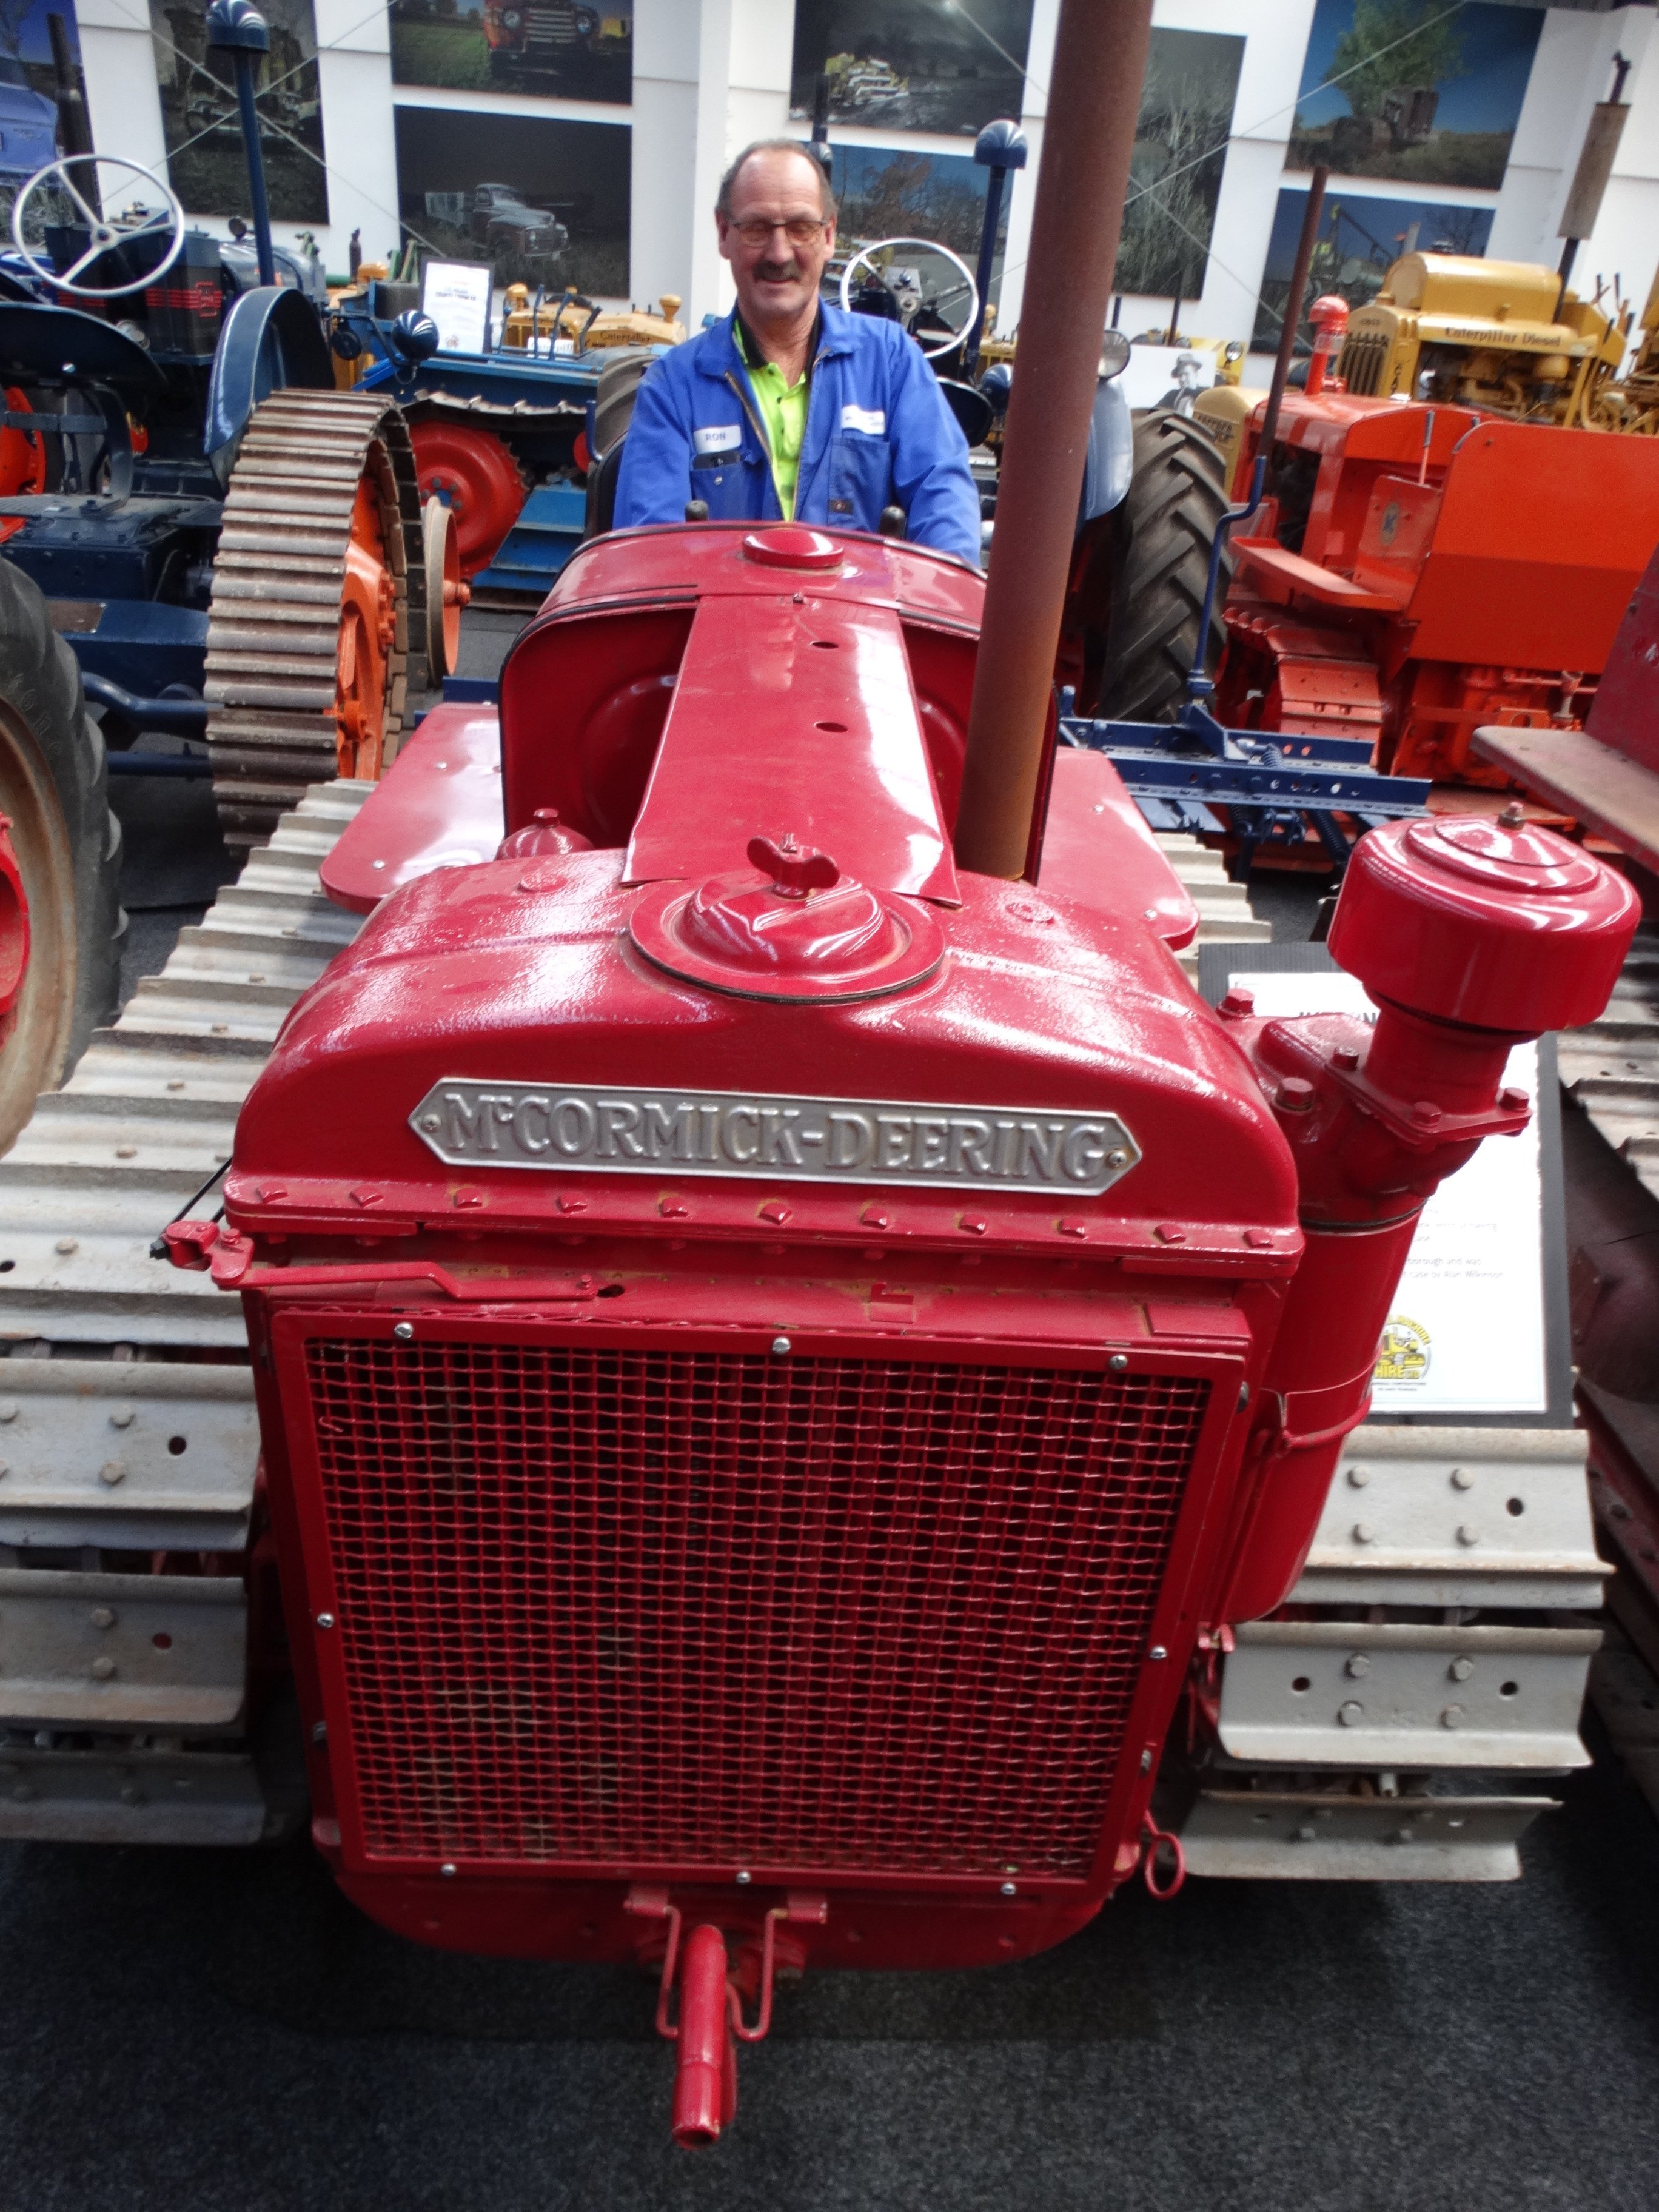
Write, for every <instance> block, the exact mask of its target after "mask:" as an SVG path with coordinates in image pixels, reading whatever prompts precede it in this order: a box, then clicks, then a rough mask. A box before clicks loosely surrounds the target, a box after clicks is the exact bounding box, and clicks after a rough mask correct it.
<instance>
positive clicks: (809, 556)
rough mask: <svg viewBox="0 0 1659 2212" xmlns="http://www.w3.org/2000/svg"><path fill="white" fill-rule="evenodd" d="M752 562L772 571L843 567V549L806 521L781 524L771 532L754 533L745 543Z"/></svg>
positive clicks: (745, 549) (760, 531)
mask: <svg viewBox="0 0 1659 2212" xmlns="http://www.w3.org/2000/svg"><path fill="white" fill-rule="evenodd" d="M743 550H744V552H745V553H746V554H747V555H748V556H749V558H750V560H751V561H758V562H761V563H762V564H763V566H764V567H766V568H840V566H841V562H842V548H841V547H840V546H839V545H837V544H836V541H835V539H834V538H829V537H826V535H825V534H824V532H823V531H822V530H811V529H809V528H808V527H807V526H806V525H805V523H804V522H777V523H774V524H773V525H772V526H771V527H770V528H769V529H767V530H751V531H750V533H749V535H748V536H747V537H746V538H744V541H743Z"/></svg>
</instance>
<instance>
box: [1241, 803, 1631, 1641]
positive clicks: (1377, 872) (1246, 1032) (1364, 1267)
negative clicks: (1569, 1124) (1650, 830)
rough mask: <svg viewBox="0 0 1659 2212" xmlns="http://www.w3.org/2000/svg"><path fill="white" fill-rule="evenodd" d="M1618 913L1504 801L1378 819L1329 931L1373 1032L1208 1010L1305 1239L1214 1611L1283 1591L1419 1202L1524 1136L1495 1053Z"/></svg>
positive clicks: (1353, 1020) (1366, 1395)
mask: <svg viewBox="0 0 1659 2212" xmlns="http://www.w3.org/2000/svg"><path fill="white" fill-rule="evenodd" d="M1640 912H1641V902H1640V901H1639V900H1638V897H1637V895H1636V893H1635V892H1634V891H1633V890H1632V888H1631V886H1630V884H1628V883H1627V882H1626V880H1625V878H1623V877H1622V876H1617V875H1615V874H1613V872H1612V870H1611V869H1609V868H1606V867H1604V866H1602V865H1601V862H1600V861H1599V860H1595V859H1593V858H1592V857H1591V856H1590V855H1589V854H1587V853H1586V852H1584V851H1583V849H1582V848H1580V847H1579V846H1577V845H1573V844H1571V843H1569V842H1568V841H1567V840H1566V839H1565V838H1564V837H1559V836H1556V835H1555V834H1554V833H1553V831H1551V830H1548V829H1537V828H1534V827H1532V826H1530V825H1528V823H1526V822H1525V821H1524V820H1523V819H1522V815H1521V810H1520V809H1519V807H1515V806H1512V807H1510V808H1509V809H1507V810H1506V811H1505V812H1504V814H1503V815H1502V816H1500V817H1498V819H1497V820H1496V821H1493V820H1492V819H1491V818H1489V817H1484V816H1479V815H1454V816H1441V817H1433V818H1431V819H1429V820H1426V821H1417V822H1402V823H1393V824H1391V825H1390V826H1389V828H1387V829H1376V830H1373V831H1372V833H1371V834H1370V836H1368V837H1365V838H1364V839H1362V840H1361V842H1360V843H1359V845H1358V848H1356V850H1355V853H1354V856H1353V859H1352V860H1351V861H1350V863H1349V866H1348V872H1347V874H1346V878H1345V879H1344V882H1343V885H1342V895H1341V896H1340V899H1339V900H1338V902H1337V908H1336V914H1335V917H1334V920H1333V921H1332V924H1331V933H1330V950H1331V952H1332V955H1333V957H1334V958H1335V959H1336V960H1337V961H1339V962H1340V964H1341V965H1342V966H1343V967H1344V968H1346V969H1347V970H1348V972H1349V974H1350V975H1354V976H1357V977H1358V980H1359V981H1360V982H1362V983H1363V984H1364V987H1365V988H1366V990H1367V992H1368V993H1369V994H1370V997H1371V998H1372V999H1373V1000H1375V1001H1376V1009H1377V1011H1376V1020H1375V1023H1374V1024H1373V1023H1370V1022H1367V1021H1364V1020H1362V1019H1359V1018H1357V1017H1354V1016H1351V1015H1329V1016H1322V1017H1316V1018H1307V1019H1302V1020H1297V1021H1260V1020H1257V1019H1255V1018H1254V1016H1253V1014H1252V1012H1251V1008H1250V1005H1249V994H1247V993H1243V992H1240V993H1237V994H1231V995H1230V996H1229V998H1228V999H1227V1000H1225V1002H1224V1004H1223V1006H1222V1009H1221V1011H1222V1015H1223V1018H1224V1019H1226V1020H1228V1021H1230V1022H1231V1023H1233V1024H1236V1025H1237V1036H1238V1041H1239V1042H1240V1043H1241V1044H1242V1045H1243V1048H1244V1050H1245V1051H1246V1053H1247V1054H1249V1058H1250V1059H1251V1060H1252V1061H1253V1062H1254V1064H1255V1069H1256V1072H1257V1074H1258V1076H1259V1078H1260V1079H1261V1084H1262V1087H1263V1089H1264V1090H1265V1091H1267V1095H1268V1097H1270V1098H1271V1099H1272V1100H1273V1106H1274V1109H1275V1111H1276V1113H1277V1115H1278V1117H1279V1126H1280V1127H1281V1128H1282V1129H1283V1130H1284V1132H1285V1136H1286V1137H1287V1138H1288V1139H1289V1140H1290V1143H1291V1150H1292V1152H1293V1153H1294V1155H1295V1158H1296V1163H1297V1176H1298V1181H1299V1183H1300V1189H1301V1198H1300V1213H1301V1220H1302V1227H1303V1231H1304V1235H1305V1237H1306V1239H1307V1249H1306V1252H1305V1255H1304V1258H1303V1261H1302V1264H1301V1266H1300V1267H1299V1268H1298V1269H1297V1274H1296V1277H1295V1279H1294V1280H1293V1282H1292V1284H1291V1289H1290V1292H1289V1295H1288V1297H1287V1299H1286V1303H1285V1315H1284V1318H1283V1320H1282V1322H1280V1324H1279V1334H1278V1336H1277V1337H1276V1339H1275V1340H1274V1345H1273V1352H1272V1355H1271V1358H1270V1359H1269V1363H1268V1367H1267V1374H1266V1376H1265V1377H1264V1386H1263V1388H1262V1389H1261V1392H1260V1394H1259V1396H1258V1400H1257V1404H1256V1409H1255V1421H1254V1425H1253V1427H1252V1431H1251V1437H1250V1443H1249V1454H1250V1455H1251V1459H1252V1462H1253V1464H1254V1467H1255V1497H1254V1503H1253V1506H1252V1513H1253V1521H1252V1524H1251V1526H1250V1528H1249V1535H1248V1538H1247V1541H1246V1542H1245V1543H1244V1545H1243V1548H1242V1550H1241V1553H1240V1554H1239V1558H1240V1565H1239V1566H1238V1568H1237V1572H1236V1574H1235V1576H1234V1579H1233V1582H1232V1584H1231V1589H1230V1590H1229V1592H1228V1594H1227V1596H1226V1598H1225V1603H1224V1606H1223V1611H1224V1613H1225V1617H1226V1618H1228V1619H1230V1620H1251V1619H1255V1618H1256V1617H1258V1616H1259V1615H1261V1614H1262V1613H1268V1612H1270V1611H1272V1609H1273V1607H1275V1606H1277V1605H1279V1604H1280V1603H1282V1602H1283V1601H1284V1599H1285V1595H1286V1594H1287V1592H1288V1591H1289V1590H1290V1589H1291V1585H1292V1584H1293V1583H1295V1581H1296V1578H1297V1576H1298V1574H1299V1573H1300V1572H1301V1570H1302V1565H1303V1561H1304V1559H1305V1558H1306V1556H1307V1552H1308V1547H1309V1546H1310V1543H1311V1542H1312V1540H1313V1533H1314V1529H1315V1528H1316V1525H1317V1522H1318V1520H1319V1516H1320V1513H1321V1511H1322V1509H1323V1505H1324V1502H1325V1497H1326V1493H1327V1492H1328V1489H1329V1486H1330V1480H1331V1476H1332V1474H1333V1473H1334V1470H1335V1467H1336V1462H1337V1457H1338V1455H1339V1453H1340V1449H1341V1445H1342V1440H1343V1438H1344V1437H1346V1435H1347V1433H1348V1431H1350V1430H1351V1429H1352V1428H1353V1427H1355V1426H1356V1425H1357V1424H1358V1422H1360V1421H1361V1420H1363V1419H1364V1416H1365V1412H1366V1408H1367V1406H1368V1404H1369V1401H1370V1383H1371V1374H1372V1370H1373V1367H1374V1365H1375V1363H1376V1347H1377V1343H1378V1340H1379V1339H1380V1337H1381V1335H1382V1332H1383V1324H1384V1322H1386V1321H1387V1319H1388V1316H1389V1308H1390V1306H1391V1305H1392V1304H1393V1301H1394V1297H1395V1291H1396V1290H1397V1288H1398V1286H1399V1282H1400V1275H1401V1269H1402V1268H1403V1267H1404V1266H1405V1263H1406V1256H1407V1252H1408V1251H1409V1249H1410V1248H1411V1241H1412V1237H1413V1233H1414V1231H1415V1230H1416V1227H1417V1221H1418V1217H1419V1214H1420V1213H1421V1212H1422V1210H1423V1206H1424V1204H1425V1201H1426V1200H1428V1199H1429V1198H1430V1197H1431V1195H1432V1194H1433V1193H1434V1191H1435V1190H1436V1189H1437V1188H1438V1186H1439V1184H1440V1183H1441V1182H1443V1179H1444V1178H1445V1177H1446V1176H1449V1175H1450V1174H1451V1173H1453V1172H1454V1170H1456V1169H1458V1168H1460V1167H1462V1165H1463V1164H1464V1163H1465V1162H1466V1161H1467V1160H1468V1158H1470V1157H1471V1155H1472V1154H1473V1153H1474V1149H1475V1147H1476V1146H1477V1145H1478V1144H1480V1140H1481V1139H1482V1138H1484V1137H1492V1136H1514V1135H1516V1133H1518V1132H1519V1131H1521V1130H1522V1129H1523V1128H1524V1127H1526V1123H1527V1119H1528V1111H1529V1108H1528V1100H1527V1097H1526V1094H1525V1092H1524V1091H1514V1090H1508V1089H1505V1088H1504V1066H1505V1063H1506V1061H1507V1060H1508V1058H1509V1055H1510V1052H1511V1051H1512V1050H1513V1049H1514V1048H1515V1047H1516V1045H1517V1044H1524V1043H1527V1042H1530V1041H1532V1040H1533V1039H1534V1038H1536V1037H1538V1036H1541V1035H1542V1034H1543V1032H1544V1031H1545V1030H1556V1029H1570V1028H1573V1027H1575V1026H1577V1024H1580V1023H1583V1022H1589V1021H1594V1020H1595V1018H1596V1017H1597V1016H1598V1015H1599V1014H1600V1013H1601V1010H1602V1008H1603V1007H1604V1006H1606V1004H1607V999H1608V996H1609V995H1610V994H1611V992H1612V990H1613V984H1614V981H1616V979H1617V977H1618V975H1619V970H1620V966H1621V965H1622V964H1623V962H1624V958H1625V955H1626V951H1628V949H1629V946H1630V941H1631V938H1632V934H1633V933H1634V932H1635V928H1636V924H1637V921H1638V919H1639V916H1640Z"/></svg>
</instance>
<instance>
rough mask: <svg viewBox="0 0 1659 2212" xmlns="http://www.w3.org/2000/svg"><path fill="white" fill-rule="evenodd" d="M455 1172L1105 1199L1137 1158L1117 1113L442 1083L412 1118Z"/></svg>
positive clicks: (457, 1081)
mask: <svg viewBox="0 0 1659 2212" xmlns="http://www.w3.org/2000/svg"><path fill="white" fill-rule="evenodd" d="M409 1119H410V1127H411V1128H412V1129H413V1130H414V1131H415V1133H416V1136H418V1137H419V1138H420V1139H421V1140H422V1143H424V1144H426V1145H428V1146H430V1147H431V1149H432V1150H433V1151H434V1152H435V1153H436V1154H437V1155H438V1158H440V1159H441V1160H443V1161H445V1162H446V1163H447V1164H448V1165H450V1166H451V1167H485V1166H490V1167H502V1168H565V1169H568V1168H576V1169H591V1170H593V1171H594V1172H595V1173H598V1174H603V1175H654V1176H661V1175H663V1174H665V1173H668V1174H674V1175H682V1176H764V1177H765V1178H766V1179H767V1180H768V1181H775V1180H776V1179H777V1178H779V1177H780V1176H784V1177H793V1178H794V1179H796V1180H798V1181H800V1182H905V1183H917V1184H931V1185H933V1186H934V1187H936V1188H941V1189H946V1190H1042V1191H1054V1192H1055V1193H1058V1194H1065V1195H1069V1196H1071V1197H1074V1198H1088V1197H1097V1196H1098V1195H1099V1194H1100V1193H1101V1192H1102V1191H1103V1190H1108V1189H1109V1188H1111V1186H1112V1184H1113V1183H1115V1182H1116V1181H1117V1179H1118V1177H1119V1176H1121V1175H1123V1174H1126V1173H1127V1170H1129V1169H1130V1168H1132V1167H1133V1165H1134V1164H1135V1163H1136V1161H1137V1160H1138V1159H1139V1158H1140V1152H1139V1147H1138V1146H1137V1145H1136V1143H1135V1141H1134V1139H1133V1137H1132V1136H1131V1135H1130V1134H1129V1133H1128V1131H1127V1129H1126V1128H1125V1127H1124V1126H1123V1124H1122V1122H1121V1121H1119V1120H1118V1118H1117V1116H1116V1115H1115V1114H1068V1113H1051V1112H1049V1111H1048V1110H1046V1109H1042V1110H1031V1109H1026V1108H1024V1107H1010V1106H932V1105H902V1104H900V1103H896V1101H893V1100H890V1099H885V1098H876V1099H866V1098H794V1097H771V1096H762V1095H760V1094H758V1093H750V1092H747V1091H634V1090H614V1091H612V1090H588V1089H576V1088H558V1089H554V1088H547V1089H532V1088H524V1087H521V1086H520V1085H513V1084H506V1083H475V1082H471V1081H470V1080H467V1079H455V1080H453V1081H450V1082H444V1083H437V1084H435V1085H433V1087H432V1089H431V1090H430V1091H428V1093H427V1095H426V1097H424V1098H422V1101H421V1103H420V1104H419V1105H418V1106H417V1107H416V1109H415V1111H414V1112H413V1113H412V1114H411V1115H410V1117H409Z"/></svg>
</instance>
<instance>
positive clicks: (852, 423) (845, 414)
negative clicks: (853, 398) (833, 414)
mask: <svg viewBox="0 0 1659 2212" xmlns="http://www.w3.org/2000/svg"><path fill="white" fill-rule="evenodd" d="M841 427H842V429H843V430H862V431H863V433H864V435H865V436H866V438H884V437H885V436H886V435H887V416H886V414H885V413H884V410H882V409H881V408H879V407H843V408H842V410H841Z"/></svg>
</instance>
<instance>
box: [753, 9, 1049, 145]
mask: <svg viewBox="0 0 1659 2212" xmlns="http://www.w3.org/2000/svg"><path fill="white" fill-rule="evenodd" d="M1030 39H1031V0H974V4H973V6H972V8H971V9H969V8H965V7H963V8H956V7H943V6H941V5H940V4H939V0H795V46H794V58H793V67H792V69H791V72H790V85H789V112H790V114H791V115H792V116H796V117H799V118H805V119H807V120H810V119H811V116H812V114H813V112H814V109H815V106H816V103H817V97H818V87H819V83H820V81H822V82H823V88H824V93H825V96H826V98H827V101H828V110H829V120H830V122H832V123H857V124H861V125H865V126H866V128H868V129H870V130H872V131H963V132H965V133H966V135H967V136H968V137H970V138H971V137H975V136H976V134H977V133H978V132H979V131H981V130H982V129H983V128H984V126H985V125H987V123H990V122H992V121H994V119H995V118H996V117H998V116H999V115H1007V116H1013V117H1016V118H1017V117H1018V115H1019V113H1020V111H1021V108H1022V106H1023V105H1024V86H1025V75H1024V72H1025V52H1026V48H1027V47H1028V46H1029V45H1030Z"/></svg>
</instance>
